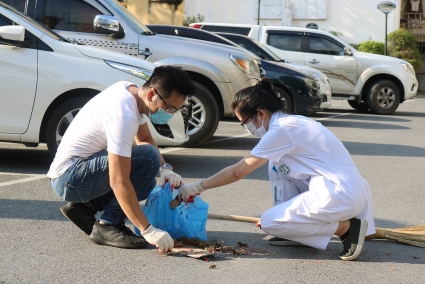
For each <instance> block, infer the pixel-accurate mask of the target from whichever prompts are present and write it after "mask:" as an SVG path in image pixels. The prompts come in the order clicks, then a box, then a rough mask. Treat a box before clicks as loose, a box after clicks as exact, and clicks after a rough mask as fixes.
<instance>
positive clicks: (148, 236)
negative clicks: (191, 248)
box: [141, 225, 174, 252]
mask: <svg viewBox="0 0 425 284" xmlns="http://www.w3.org/2000/svg"><path fill="white" fill-rule="evenodd" d="M141 233H142V236H143V237H144V238H145V240H146V241H147V242H148V243H150V244H151V245H154V246H156V247H157V248H158V250H159V251H160V252H169V251H172V250H173V247H174V241H173V239H172V238H171V237H170V235H169V234H168V233H167V232H165V231H162V230H160V229H157V228H155V227H154V226H152V225H150V226H149V227H148V228H147V229H146V230H144V231H143V232H141Z"/></svg>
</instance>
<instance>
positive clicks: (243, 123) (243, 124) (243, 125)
mask: <svg viewBox="0 0 425 284" xmlns="http://www.w3.org/2000/svg"><path fill="white" fill-rule="evenodd" d="M251 117H253V115H250V116H248V117H247V118H246V119H245V120H244V121H242V123H241V126H242V127H243V128H245V123H246V122H247V121H248V119H250V118H251Z"/></svg>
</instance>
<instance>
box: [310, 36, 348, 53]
mask: <svg viewBox="0 0 425 284" xmlns="http://www.w3.org/2000/svg"><path fill="white" fill-rule="evenodd" d="M309 47H310V53H319V54H328V55H340V56H342V55H343V54H344V47H343V46H341V45H338V44H336V43H335V42H333V41H330V40H328V39H325V38H322V37H315V36H309Z"/></svg>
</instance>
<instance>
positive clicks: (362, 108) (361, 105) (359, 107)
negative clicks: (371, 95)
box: [348, 100, 369, 111]
mask: <svg viewBox="0 0 425 284" xmlns="http://www.w3.org/2000/svg"><path fill="white" fill-rule="evenodd" d="M348 104H349V105H350V106H351V107H352V108H354V109H355V110H358V111H368V110H369V107H368V106H367V104H366V102H360V103H359V102H358V101H357V100H356V101H348Z"/></svg>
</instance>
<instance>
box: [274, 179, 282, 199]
mask: <svg viewBox="0 0 425 284" xmlns="http://www.w3.org/2000/svg"><path fill="white" fill-rule="evenodd" d="M272 187H273V198H274V200H273V201H274V205H278V204H280V203H282V202H283V181H280V180H276V181H274V182H273V183H272Z"/></svg>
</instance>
